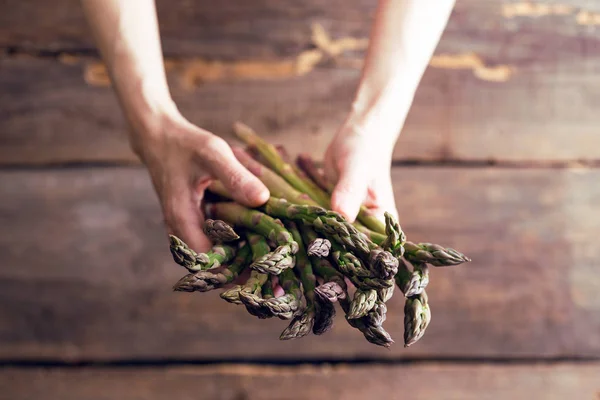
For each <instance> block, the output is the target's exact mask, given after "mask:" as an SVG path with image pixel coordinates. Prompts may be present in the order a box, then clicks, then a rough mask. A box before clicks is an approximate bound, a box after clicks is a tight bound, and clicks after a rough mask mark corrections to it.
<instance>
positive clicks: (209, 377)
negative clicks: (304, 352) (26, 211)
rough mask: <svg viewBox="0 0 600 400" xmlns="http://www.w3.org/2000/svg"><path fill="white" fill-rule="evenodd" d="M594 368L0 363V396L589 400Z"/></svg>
mask: <svg viewBox="0 0 600 400" xmlns="http://www.w3.org/2000/svg"><path fill="white" fill-rule="evenodd" d="M599 375H600V365H598V364H597V363H594V364H553V365H486V364H469V365H452V364H424V365H405V366H402V365H377V364H375V365H367V366H346V365H340V366H333V367H332V366H323V367H315V366H308V365H306V366H299V367H284V366H245V365H220V366H206V367H192V366H189V367H166V368H126V369H123V368H82V369H63V368H51V369H44V368H35V369H19V368H6V369H3V370H0V383H2V382H4V384H5V385H4V390H3V393H2V394H1V395H0V396H6V397H2V398H6V399H11V400H25V399H36V398H43V399H47V400H54V399H60V400H70V399H90V400H92V399H93V400H104V399H115V398H127V399H132V400H134V399H143V400H153V399H165V398H177V399H181V400H185V399H211V400H239V399H260V400H269V399H273V400H275V399H277V400H301V399H313V398H317V397H320V398H324V399H331V400H335V399H344V400H353V399H357V400H358V399H372V398H380V399H406V398H411V399H422V400H428V399H431V400H433V399H448V400H452V399H456V400H458V399H460V400H475V399H476V400H500V399H502V400H504V399H515V400H521V399H522V400H529V399H545V400H555V399H556V400H563V399H567V398H573V399H578V400H579V399H580V400H597V399H598V398H599V397H600V382H599V381H598V376H599ZM367 377H368V378H367ZM424 380H426V381H427V382H426V383H424V382H423V381H424Z"/></svg>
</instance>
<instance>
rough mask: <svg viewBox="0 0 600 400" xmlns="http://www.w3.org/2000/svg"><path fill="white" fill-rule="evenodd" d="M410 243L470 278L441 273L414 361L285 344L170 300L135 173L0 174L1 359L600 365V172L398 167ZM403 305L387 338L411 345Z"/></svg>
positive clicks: (224, 310)
mask: <svg viewBox="0 0 600 400" xmlns="http://www.w3.org/2000/svg"><path fill="white" fill-rule="evenodd" d="M393 178H394V182H395V188H396V196H397V199H398V205H399V209H400V215H401V216H402V220H401V222H402V225H403V228H404V229H405V231H406V232H407V234H408V236H409V238H411V239H412V240H415V241H433V242H437V243H442V244H445V245H448V246H452V247H456V248H458V249H460V250H462V251H464V252H466V253H467V254H468V255H469V256H471V257H472V258H473V260H474V261H473V262H472V263H471V264H468V265H465V266H461V267H457V268H447V269H439V268H438V269H435V270H434V271H432V282H431V284H430V288H429V290H428V292H429V295H430V302H431V307H432V310H433V321H432V323H431V325H430V327H429V329H428V332H427V335H426V337H425V338H424V339H423V340H422V341H421V342H419V343H418V344H417V345H415V346H413V347H411V348H410V349H404V348H402V346H401V345H400V344H396V345H395V346H393V348H392V350H391V351H386V350H383V349H381V348H376V347H375V346H372V345H370V344H368V343H366V342H365V341H364V338H363V337H362V335H361V334H360V333H359V332H357V331H354V330H352V329H351V328H350V327H349V326H348V325H347V324H346V323H345V322H344V321H343V319H340V318H341V317H340V318H338V320H337V323H336V327H335V329H334V331H333V332H331V333H329V334H326V335H324V336H321V337H307V338H305V339H302V340H300V341H297V342H295V343H290V342H280V341H279V340H277V337H278V335H279V332H280V331H281V330H283V328H284V327H285V326H286V323H285V322H283V321H276V320H267V321H263V320H258V319H256V318H254V317H251V316H249V315H248V314H247V313H246V312H245V310H244V309H243V308H240V307H236V306H232V305H229V304H227V303H225V302H223V301H222V300H221V299H219V298H218V296H217V293H209V294H198V295H190V294H186V293H173V292H171V290H170V287H171V285H172V283H174V282H175V281H176V280H177V279H178V278H179V277H180V276H182V275H183V274H184V271H183V270H182V269H181V267H179V266H177V265H175V264H174V263H173V262H172V260H171V259H170V255H169V253H168V249H167V243H166V240H165V236H164V232H163V228H162V225H161V216H160V213H159V210H158V207H157V202H156V199H155V196H154V194H153V192H152V189H151V186H150V183H149V182H148V179H147V176H146V173H145V172H144V171H143V170H141V169H138V168H110V169H100V168H99V169H88V170H85V169H84V170H82V169H73V170H48V171H11V172H1V173H0V181H1V182H2V185H0V198H2V199H3V201H2V202H0V226H2V229H0V265H2V268H1V269H0V359H5V360H7V359H10V360H21V359H28V360H35V359H40V358H44V359H60V360H89V359H100V360H114V359H118V360H120V359H157V358H165V357H167V358H173V359H203V360H206V359H228V358H229V359H234V358H235V359H237V358H247V359H256V358H279V359H298V358H303V359H306V358H346V357H375V358H378V357H381V358H401V357H419V358H436V357H500V358H511V357H579V356H581V357H591V356H600V340H599V338H598V336H597V335H595V334H592V332H598V331H599V330H600V313H599V312H598V311H599V310H600V302H599V300H598V296H597V288H598V287H599V286H600V281H599V278H598V274H597V273H596V271H595V265H596V260H597V259H598V258H599V257H600V254H599V251H600V250H599V249H598V246H597V245H596V233H597V232H598V231H599V229H600V222H599V221H600V218H598V215H597V214H598V213H599V211H598V207H597V204H599V202H600V188H599V187H598V185H596V182H597V181H598V179H599V178H600V171H598V170H596V169H590V170H588V169H582V170H560V169H525V170H520V169H493V168H489V169H471V168H446V169H444V168H398V169H395V170H394V171H393ZM402 304H403V302H402V299H401V298H400V296H395V297H394V298H393V299H392V301H391V302H390V304H389V317H388V321H387V322H386V325H387V328H388V329H389V331H390V333H391V334H392V335H393V337H395V338H396V340H397V341H401V338H402V332H403V328H402Z"/></svg>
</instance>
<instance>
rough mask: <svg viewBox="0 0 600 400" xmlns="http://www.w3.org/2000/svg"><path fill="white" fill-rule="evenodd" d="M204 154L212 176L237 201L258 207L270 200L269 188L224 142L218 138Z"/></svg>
mask: <svg viewBox="0 0 600 400" xmlns="http://www.w3.org/2000/svg"><path fill="white" fill-rule="evenodd" d="M204 154H205V157H204V158H205V164H206V167H207V169H208V170H209V172H210V174H211V175H212V176H213V177H215V178H217V179H218V180H219V181H221V183H223V185H224V186H225V187H226V188H227V190H228V191H229V193H230V194H231V197H233V199H234V200H235V201H237V202H239V203H241V204H243V205H245V206H248V207H257V206H260V205H262V204H264V203H265V202H266V201H267V200H269V190H268V189H267V187H266V186H265V185H264V184H263V183H262V182H261V181H260V179H258V178H257V177H256V176H254V175H253V174H252V173H251V172H250V171H248V170H247V169H246V168H245V167H244V166H243V165H242V164H241V163H240V162H239V161H238V159H237V158H236V157H235V155H234V154H233V151H232V150H231V147H230V146H229V145H228V144H227V143H226V142H225V141H224V140H222V139H220V138H218V140H216V142H214V144H213V145H211V146H207V149H206V151H205V153H204Z"/></svg>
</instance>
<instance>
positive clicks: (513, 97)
mask: <svg viewBox="0 0 600 400" xmlns="http://www.w3.org/2000/svg"><path fill="white" fill-rule="evenodd" d="M561 63H562V62H561ZM567 63H569V62H568V61H565V64H561V65H556V67H557V68H559V71H553V70H549V69H545V68H538V67H535V68H533V67H532V68H530V69H522V70H520V72H519V74H517V75H515V76H514V77H513V78H511V79H510V80H509V81H507V82H504V83H497V82H487V81H483V80H481V79H478V78H477V77H475V76H474V75H473V73H472V72H471V71H470V70H450V69H442V68H434V67H431V68H430V69H429V70H428V71H427V73H426V74H425V76H424V78H423V81H422V84H421V86H420V88H419V90H418V92H417V95H416V98H415V102H414V105H413V107H412V109H411V112H410V115H409V118H408V121H407V124H406V126H405V129H404V132H403V133H402V135H401V137H400V139H399V141H398V143H397V146H396V148H395V150H394V158H395V159H396V160H403V159H412V160H479V161H486V160H500V161H555V160H559V161H572V160H588V161H589V160H597V159H599V158H600V136H599V135H598V134H597V131H596V127H597V125H598V122H599V120H598V113H597V109H598V107H600V99H599V98H598V93H600V81H599V80H598V79H597V76H598V73H597V70H598V68H597V66H598V65H600V64H598V63H597V62H596V61H595V60H588V61H585V60H582V61H581V63H578V64H569V65H566V64H567ZM90 65H94V61H92V60H78V61H77V63H76V64H75V65H67V64H64V63H62V62H57V61H54V60H39V59H32V58H11V59H4V60H0V68H2V70H3V73H2V74H1V75H0V88H2V90H0V104H1V105H2V108H1V111H0V116H1V118H0V164H11V165H30V164H44V163H73V162H117V163H122V162H126V163H131V162H137V158H136V157H135V155H134V154H133V153H132V152H131V150H130V149H129V144H128V141H127V137H126V136H127V135H126V128H125V124H124V121H123V117H122V115H121V111H120V109H119V107H118V103H117V101H116V98H115V97H114V94H113V92H112V90H111V89H110V88H108V87H98V86H90V85H88V84H87V83H86V82H85V79H84V75H85V73H86V69H87V68H89V66H90ZM358 73H359V72H358V70H356V69H348V68H342V67H335V68H329V67H326V66H322V67H317V68H316V69H314V70H313V71H311V72H310V73H308V74H307V75H305V76H295V77H287V78H284V79H274V80H252V79H251V80H242V81H235V82H228V81H223V82H207V83H202V84H199V85H198V86H194V88H193V89H189V88H187V86H186V85H187V84H185V83H182V79H184V78H183V75H182V74H183V72H181V71H180V70H173V71H171V72H170V79H171V82H172V90H173V94H174V97H175V99H176V101H177V103H178V105H179V107H180V109H181V111H182V113H183V114H184V115H185V116H187V117H188V118H189V119H190V120H191V121H192V122H194V123H196V124H198V125H200V126H202V127H205V128H206V129H209V130H211V131H213V132H215V133H217V134H219V135H221V136H224V137H225V138H227V139H231V125H232V123H233V122H234V121H235V120H243V121H245V122H247V123H248V124H250V125H251V126H253V127H255V129H257V130H258V131H259V132H261V134H263V135H264V136H265V137H266V138H267V139H269V140H271V141H272V142H275V143H281V144H285V145H286V146H287V147H288V148H289V150H290V152H291V153H297V152H299V151H308V152H311V153H313V155H315V156H316V157H321V156H322V155H323V154H324V151H325V149H326V147H327V145H328V143H329V141H330V140H331V137H332V136H333V134H334V133H335V131H336V129H337V128H338V127H339V125H340V124H341V123H342V122H343V119H344V118H345V115H346V113H347V110H349V107H350V100H351V98H352V95H353V91H354V88H355V86H356V82H357V79H358ZM307 143H310V145H308V146H307V145H306V144H307Z"/></svg>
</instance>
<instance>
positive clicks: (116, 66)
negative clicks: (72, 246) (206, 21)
mask: <svg viewBox="0 0 600 400" xmlns="http://www.w3.org/2000/svg"><path fill="white" fill-rule="evenodd" d="M81 3H82V5H83V9H84V12H85V14H86V17H87V20H88V22H89V25H90V27H91V29H92V33H93V35H94V38H95V40H96V43H97V45H98V48H99V51H100V53H101V55H102V58H103V60H104V62H105V63H106V65H107V68H108V71H109V73H110V76H111V80H112V82H113V86H114V88H115V90H116V93H117V96H118V98H119V102H120V104H121V107H122V109H123V112H124V114H125V116H126V119H127V121H128V123H129V126H130V134H129V138H130V143H131V146H132V148H133V150H134V151H135V152H136V154H137V155H138V156H139V157H140V159H141V160H142V161H143V163H144V164H145V165H146V167H147V169H148V172H149V173H150V177H151V178H152V182H153V185H154V188H155V190H156V193H157V195H158V198H159V200H160V204H161V207H162V211H163V214H164V218H165V222H166V225H167V228H168V230H169V232H170V233H173V234H175V235H177V236H179V237H181V239H183V240H184V241H185V242H186V243H187V244H188V245H190V246H191V247H192V248H194V249H196V250H197V251H205V250H207V249H208V248H209V247H210V245H211V244H210V241H209V240H208V239H207V238H206V237H205V236H204V234H203V233H202V222H203V221H204V216H203V215H202V212H201V210H200V203H201V201H202V198H203V195H204V190H205V189H206V187H207V186H208V184H209V183H210V181H211V179H219V180H221V181H222V182H223V183H224V185H225V186H226V187H227V188H228V189H229V191H230V192H231V193H232V195H233V196H234V198H235V200H237V201H238V202H240V203H241V204H244V205H246V206H249V207H255V206H259V205H261V204H262V203H264V202H265V201H266V200H267V199H268V197H269V191H268V190H267V188H266V187H265V186H264V185H263V184H262V183H261V182H260V180H259V179H258V178H256V177H255V176H254V175H252V174H251V173H250V172H249V171H247V170H246V169H245V168H244V167H243V166H242V165H241V164H240V163H239V162H238V161H237V159H236V158H235V155H234V152H233V151H232V149H231V148H230V146H229V145H228V144H227V143H226V142H225V141H224V140H223V139H221V138H219V137H218V136H216V135H214V134H213V133H211V132H209V131H207V130H205V129H202V128H201V127H198V126H196V125H194V124H192V123H190V122H189V121H188V120H187V119H186V118H185V117H184V116H182V115H181V113H180V112H179V110H178V109H177V106H176V105H175V103H174V102H173V99H172V98H171V95H170V92H169V87H168V85H167V80H166V75H165V69H164V62H163V56H162V49H161V44H160V37H159V31H158V22H157V17H156V9H155V4H154V1H153V0H82V1H81ZM453 6H454V0H379V3H378V7H377V13H376V16H375V20H374V23H373V28H372V32H371V37H370V43H369V49H368V51H367V56H366V59H365V65H364V67H363V71H362V76H361V80H360V83H359V85H358V89H357V92H356V96H355V99H354V102H353V104H352V108H351V110H350V112H349V114H348V117H347V118H346V120H345V121H344V123H343V124H342V125H341V127H340V129H339V130H338V131H337V133H336V134H335V136H334V138H333V140H332V142H331V144H330V145H329V147H328V149H327V151H326V154H325V166H326V170H327V172H328V173H329V174H331V176H332V178H334V179H335V180H336V182H337V185H336V187H335V190H334V192H333V194H332V208H333V209H334V210H335V211H338V212H340V213H342V214H343V215H344V216H346V218H348V219H349V220H351V221H354V219H355V218H356V215H357V214H358V210H359V208H360V205H361V204H363V203H364V204H366V205H367V206H368V207H369V208H370V209H372V210H373V211H374V212H375V213H376V214H377V215H383V212H384V211H391V212H394V213H396V214H397V212H396V204H395V201H394V196H393V190H392V182H391V177H390V169H391V161H392V150H393V148H394V145H395V143H396V141H397V139H398V135H399V133H400V131H401V130H402V126H403V125H404V121H405V119H406V116H407V114H408V111H409V109H410V106H411V104H412V101H413V97H414V93H415V91H416V89H417V86H418V84H419V82H420V80H421V77H422V75H423V72H424V71H425V69H426V67H427V65H428V63H429V60H430V58H431V56H432V55H433V52H434V50H435V48H436V46H437V44H438V42H439V39H440V37H441V35H442V32H443V31H444V28H445V26H446V24H447V21H448V18H449V16H450V13H451V11H452V8H453Z"/></svg>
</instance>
